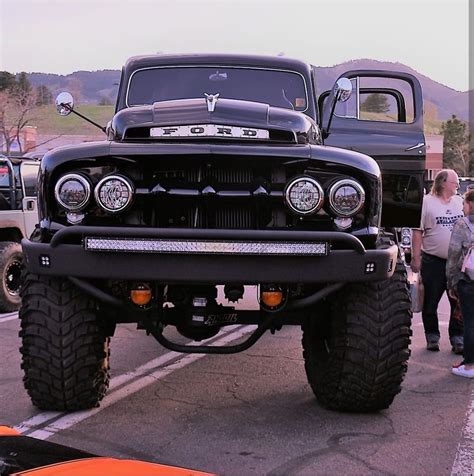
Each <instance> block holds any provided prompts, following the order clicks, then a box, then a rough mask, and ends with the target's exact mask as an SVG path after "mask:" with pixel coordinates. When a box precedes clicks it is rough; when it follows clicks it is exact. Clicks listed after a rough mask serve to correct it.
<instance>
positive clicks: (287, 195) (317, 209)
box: [284, 176, 324, 216]
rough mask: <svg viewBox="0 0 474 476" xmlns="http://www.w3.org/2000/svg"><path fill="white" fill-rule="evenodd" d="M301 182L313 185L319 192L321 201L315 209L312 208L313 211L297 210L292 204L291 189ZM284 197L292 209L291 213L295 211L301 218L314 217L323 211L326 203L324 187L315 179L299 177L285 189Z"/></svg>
mask: <svg viewBox="0 0 474 476" xmlns="http://www.w3.org/2000/svg"><path fill="white" fill-rule="evenodd" d="M300 182H309V183H311V184H312V185H314V186H315V187H316V188H317V190H318V193H319V199H318V201H317V203H316V204H315V206H314V207H313V208H311V210H306V211H305V210H299V209H298V208H296V207H295V206H294V205H293V204H292V203H291V199H290V193H291V189H292V188H293V187H294V186H295V185H296V184H298V183H300ZM284 195H285V202H286V204H287V206H288V207H289V208H290V209H291V211H293V212H294V213H296V214H297V215H301V216H306V215H312V214H314V213H316V212H318V211H319V210H320V209H321V207H322V206H323V203H324V190H323V187H321V185H320V184H319V182H318V181H317V180H316V179H314V178H313V177H308V176H302V177H297V178H295V179H293V180H291V181H290V182H289V183H288V184H287V185H286V187H285V194H284Z"/></svg>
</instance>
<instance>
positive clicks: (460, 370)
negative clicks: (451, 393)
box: [451, 365, 474, 378]
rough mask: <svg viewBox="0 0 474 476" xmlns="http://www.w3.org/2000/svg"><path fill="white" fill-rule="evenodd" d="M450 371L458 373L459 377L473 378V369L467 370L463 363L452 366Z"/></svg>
mask: <svg viewBox="0 0 474 476" xmlns="http://www.w3.org/2000/svg"><path fill="white" fill-rule="evenodd" d="M451 372H452V373H453V374H454V375H459V376H460V377H466V378H474V369H471V370H467V369H466V367H465V366H464V365H460V366H459V367H453V368H452V370H451Z"/></svg>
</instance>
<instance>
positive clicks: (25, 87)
mask: <svg viewBox="0 0 474 476" xmlns="http://www.w3.org/2000/svg"><path fill="white" fill-rule="evenodd" d="M16 84H17V87H18V89H19V90H20V91H21V92H24V93H29V92H31V83H30V80H29V79H28V76H27V75H26V73H25V72H24V71H23V72H21V73H20V74H19V75H18V78H17V80H16Z"/></svg>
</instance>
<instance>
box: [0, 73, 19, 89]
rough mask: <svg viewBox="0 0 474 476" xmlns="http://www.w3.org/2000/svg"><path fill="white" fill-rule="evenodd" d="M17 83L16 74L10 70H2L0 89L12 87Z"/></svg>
mask: <svg viewBox="0 0 474 476" xmlns="http://www.w3.org/2000/svg"><path fill="white" fill-rule="evenodd" d="M15 84H16V80H15V76H14V75H13V74H11V73H9V72H8V71H0V91H4V90H5V89H10V88H11V87H13V86H14V85H15Z"/></svg>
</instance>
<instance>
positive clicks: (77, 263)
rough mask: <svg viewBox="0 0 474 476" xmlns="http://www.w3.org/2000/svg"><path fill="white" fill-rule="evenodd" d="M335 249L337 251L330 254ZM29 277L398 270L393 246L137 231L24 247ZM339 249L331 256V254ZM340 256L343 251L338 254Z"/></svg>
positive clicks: (333, 278) (201, 277) (253, 233)
mask: <svg viewBox="0 0 474 476" xmlns="http://www.w3.org/2000/svg"><path fill="white" fill-rule="evenodd" d="M88 238H99V239H101V238H105V239H107V238H114V239H115V238H116V239H118V240H120V239H127V238H128V239H138V240H167V241H170V240H171V241H172V240H175V241H176V242H177V243H181V242H183V241H186V242H192V241H193V240H197V241H199V240H200V241H210V242H215V241H218V242H220V243H235V242H239V243H242V242H244V243H246V244H250V245H253V244H255V243H257V244H267V243H269V242H271V243H294V242H298V243H327V244H328V249H329V253H328V254H327V255H326V256H314V255H274V254H258V255H246V254H238V253H236V254H218V253H206V252H202V253H187V252H181V253H174V252H166V253H161V252H140V251H139V250H138V251H137V250H135V251H90V250H88V249H86V247H85V245H84V243H86V241H87V239H88ZM335 245H336V246H335ZM22 247H23V252H24V254H25V258H26V263H27V267H28V270H29V271H30V272H32V273H35V274H40V275H52V276H66V277H69V276H71V277H77V278H89V279H113V280H134V281H135V280H140V281H142V280H143V281H158V282H162V283H183V284H184V283H203V284H204V283H209V284H224V283H243V284H259V283H288V284H289V283H330V282H355V281H377V280H382V279H386V278H389V277H390V276H391V275H392V274H393V271H394V269H395V264H396V260H397V253H398V249H397V246H396V245H392V246H390V247H387V248H384V249H377V250H366V249H365V248H364V246H363V245H362V243H361V242H360V240H359V239H357V238H356V237H354V236H352V235H350V234H348V233H342V232H307V231H267V230H202V229H150V228H147V229H137V228H114V227H108V228H105V227H86V226H71V227H67V228H64V229H62V230H60V231H58V232H57V233H56V234H55V235H54V236H53V238H52V240H51V242H50V243H39V242H34V241H30V240H26V239H24V240H22ZM336 247H337V248H338V249H334V248H336ZM340 248H342V249H340Z"/></svg>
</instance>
